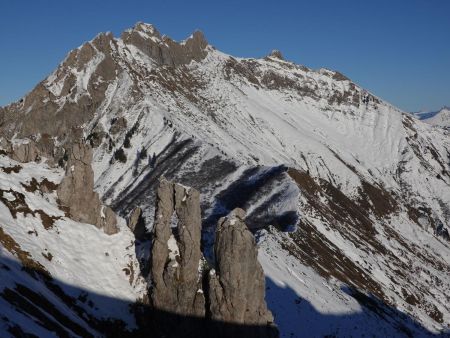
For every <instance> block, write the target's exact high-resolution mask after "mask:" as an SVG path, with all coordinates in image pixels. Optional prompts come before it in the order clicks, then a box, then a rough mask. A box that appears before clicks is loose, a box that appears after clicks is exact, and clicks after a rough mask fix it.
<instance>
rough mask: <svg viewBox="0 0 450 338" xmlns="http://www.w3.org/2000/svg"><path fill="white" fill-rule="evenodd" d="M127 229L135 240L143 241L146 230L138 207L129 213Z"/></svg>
mask: <svg viewBox="0 0 450 338" xmlns="http://www.w3.org/2000/svg"><path fill="white" fill-rule="evenodd" d="M128 227H129V228H130V230H131V231H132V232H133V233H134V237H135V238H136V239H143V238H144V237H145V233H146V229H145V223H144V220H143V218H142V209H141V208H140V207H136V208H134V209H133V211H132V212H131V215H130V217H129V219H128Z"/></svg>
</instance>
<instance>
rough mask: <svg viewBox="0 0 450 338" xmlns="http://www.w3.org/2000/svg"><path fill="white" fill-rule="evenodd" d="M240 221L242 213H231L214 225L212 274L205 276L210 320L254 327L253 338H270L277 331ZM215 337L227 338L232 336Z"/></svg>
mask: <svg viewBox="0 0 450 338" xmlns="http://www.w3.org/2000/svg"><path fill="white" fill-rule="evenodd" d="M244 218H245V211H244V210H242V209H235V210H234V211H232V212H231V214H230V215H229V216H228V217H223V218H221V219H220V220H219V223H218V225H217V229H216V241H215V245H214V253H215V259H216V271H215V272H214V271H211V273H210V274H209V300H210V312H211V316H212V319H213V320H215V321H220V322H230V323H240V324H245V325H255V326H258V327H259V328H260V329H258V330H255V332H254V334H255V335H254V337H274V336H276V332H277V330H276V329H275V326H274V324H273V321H274V320H273V316H272V313H271V312H270V311H269V309H268V308H267V305H266V302H265V299H264V296H265V278H264V272H263V269H262V267H261V265H260V264H259V262H258V250H257V248H256V243H255V239H254V237H253V235H252V233H251V232H250V231H249V230H248V228H247V226H246V225H245V223H244V221H243V220H244ZM215 334H217V335H218V337H229V336H230V335H233V332H216V333H215Z"/></svg>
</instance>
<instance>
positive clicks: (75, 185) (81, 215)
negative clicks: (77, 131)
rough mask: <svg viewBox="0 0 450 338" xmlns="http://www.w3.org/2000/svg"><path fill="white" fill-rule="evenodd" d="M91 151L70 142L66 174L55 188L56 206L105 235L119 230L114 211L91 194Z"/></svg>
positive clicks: (92, 188)
mask: <svg viewBox="0 0 450 338" xmlns="http://www.w3.org/2000/svg"><path fill="white" fill-rule="evenodd" d="M91 165H92V149H91V147H90V146H89V145H86V144H84V143H82V142H77V143H74V144H73V146H72V149H71V151H70V155H69V158H68V161H67V167H66V174H65V176H64V178H63V180H62V181H61V184H60V185H59V187H58V190H57V195H58V199H59V203H60V204H61V205H62V206H63V207H65V208H66V209H67V210H68V215H69V217H70V218H72V219H73V220H75V221H77V222H82V223H89V224H94V225H95V226H97V227H98V228H101V229H103V230H104V231H105V233H107V234H115V233H117V232H118V231H119V228H118V227H117V220H116V215H115V213H114V211H112V209H111V208H110V207H107V206H104V205H102V202H101V201H100V197H99V195H98V193H97V192H95V191H94V172H93V170H92V167H91Z"/></svg>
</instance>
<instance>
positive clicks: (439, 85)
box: [0, 0, 450, 111]
mask: <svg viewBox="0 0 450 338" xmlns="http://www.w3.org/2000/svg"><path fill="white" fill-rule="evenodd" d="M137 21H144V22H148V23H153V24H154V25H155V26H156V27H157V28H158V29H159V31H160V32H161V33H163V34H167V35H169V36H171V37H172V38H174V39H176V40H178V39H183V38H185V37H187V36H189V35H190V33H191V32H192V31H194V30H195V29H200V30H202V31H203V32H204V33H205V35H206V37H207V39H208V41H209V42H210V43H211V44H212V45H214V46H215V47H217V48H218V49H220V50H222V51H224V52H226V53H229V54H233V55H236V56H245V57H261V56H264V55H266V54H268V53H269V52H270V50H272V49H275V48H276V49H280V50H281V51H282V52H283V54H284V56H285V58H286V59H289V60H291V61H294V62H296V63H299V64H304V65H306V66H308V67H312V68H320V67H326V68H330V69H335V70H339V71H340V72H342V73H344V74H346V75H347V76H348V77H350V78H351V79H353V80H354V81H355V82H357V83H358V84H360V85H361V86H363V87H365V88H367V89H368V90H370V91H372V92H373V93H374V94H376V95H378V96H380V97H382V98H383V99H385V100H387V101H389V102H391V103H393V104H394V105H397V106H399V107H400V108H402V109H404V110H409V111H417V110H422V109H423V110H435V109H438V108H440V107H441V106H443V105H450V1H448V0H390V1H385V0H379V1H362V0H359V1H356V0H341V1H337V0H334V1H333V0H328V1H325V0H315V1H299V0H297V1H294V0H291V1H281V0H278V1H264V0H260V1H245V0H241V1H235V0H228V1H220V2H219V1H213V0H210V1H176V0H172V1H167V0H166V1H161V0H160V1H149V0H147V1H141V0H127V1H125V0H122V1H118V0H109V1H99V0H90V1H86V0H78V1H68V0H60V1H57V0H39V1H37V0H28V1H24V0H1V2H0V43H1V49H0V105H5V104H7V103H9V102H11V101H13V100H16V99H18V98H20V97H21V96H23V95H24V94H25V93H26V92H28V91H29V90H31V89H32V88H33V87H34V85H35V84H37V83H38V82H39V81H40V80H42V79H43V78H45V77H46V76H47V75H48V74H49V73H50V72H51V71H52V70H53V69H55V68H56V66H57V65H58V64H59V62H60V61H61V60H62V59H63V58H64V57H65V55H66V54H67V53H68V52H69V51H70V50H71V49H73V48H75V47H77V46H79V45H80V44H82V43H83V42H84V41H87V40H90V39H91V38H93V37H94V36H95V35H96V34H97V33H99V32H102V31H103V32H104V31H112V32H113V33H114V34H115V35H116V36H118V35H119V34H120V32H121V31H123V30H124V29H126V28H128V27H131V26H133V25H134V23H136V22H137Z"/></svg>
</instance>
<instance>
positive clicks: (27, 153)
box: [11, 140, 40, 163]
mask: <svg viewBox="0 0 450 338" xmlns="http://www.w3.org/2000/svg"><path fill="white" fill-rule="evenodd" d="M11 158H12V159H13V160H15V161H17V162H21V163H26V162H35V161H37V160H39V158H40V152H39V149H38V147H37V146H36V143H34V141H31V140H27V141H26V142H23V143H20V144H14V145H12V146H11Z"/></svg>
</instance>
